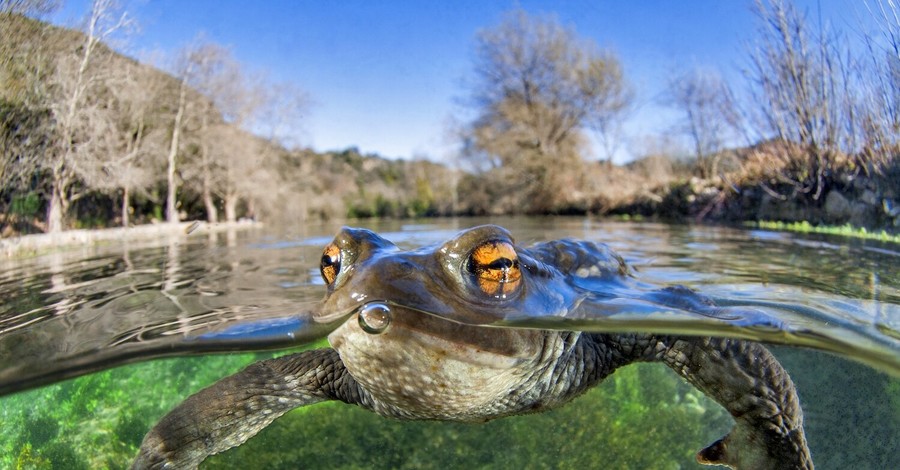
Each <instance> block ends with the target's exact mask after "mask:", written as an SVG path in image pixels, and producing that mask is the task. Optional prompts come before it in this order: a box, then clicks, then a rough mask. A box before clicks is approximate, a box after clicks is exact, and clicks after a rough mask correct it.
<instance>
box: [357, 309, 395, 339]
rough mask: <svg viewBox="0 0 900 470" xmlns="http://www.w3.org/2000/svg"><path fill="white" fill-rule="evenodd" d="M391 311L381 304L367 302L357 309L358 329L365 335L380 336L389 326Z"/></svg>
mask: <svg viewBox="0 0 900 470" xmlns="http://www.w3.org/2000/svg"><path fill="white" fill-rule="evenodd" d="M392 319H393V317H392V315H391V309H390V307H388V306H387V304H384V303H382V302H369V303H367V304H365V305H363V306H362V308H361V309H359V327H360V328H362V329H363V331H365V332H366V333H370V334H373V335H380V334H382V333H384V332H385V331H387V329H388V327H389V326H391V320H392Z"/></svg>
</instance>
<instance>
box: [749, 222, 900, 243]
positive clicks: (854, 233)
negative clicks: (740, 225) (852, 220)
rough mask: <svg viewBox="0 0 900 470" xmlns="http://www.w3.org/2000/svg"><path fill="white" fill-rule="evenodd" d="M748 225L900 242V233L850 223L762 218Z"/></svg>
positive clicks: (767, 228)
mask: <svg viewBox="0 0 900 470" xmlns="http://www.w3.org/2000/svg"><path fill="white" fill-rule="evenodd" d="M745 224H746V225H749V226H752V227H757V228H761V229H766V230H782V231H788V232H798V233H824V234H827V235H838V236H842V237H852V238H861V239H865V240H877V241H881V242H887V243H897V244H900V235H896V234H891V233H888V232H887V231H886V230H880V231H876V232H870V231H868V230H866V229H865V228H864V227H854V226H852V225H850V224H845V225H840V226H834V225H812V224H810V223H809V222H806V221H803V222H775V221H770V220H760V221H758V222H745Z"/></svg>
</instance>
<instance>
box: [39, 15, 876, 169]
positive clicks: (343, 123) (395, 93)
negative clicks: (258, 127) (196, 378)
mask: <svg viewBox="0 0 900 470" xmlns="http://www.w3.org/2000/svg"><path fill="white" fill-rule="evenodd" d="M123 3H124V6H125V8H126V10H127V11H128V13H129V14H130V15H131V16H132V17H133V18H135V19H136V21H137V23H138V24H139V26H140V31H139V33H138V34H137V35H135V36H134V37H132V38H131V41H130V45H129V46H128V52H129V53H130V54H132V55H135V56H137V57H142V56H148V55H150V54H152V53H155V54H160V53H162V54H164V55H165V54H169V55H174V54H175V53H176V52H177V50H178V49H179V48H181V47H183V46H184V45H185V44H187V43H189V42H190V41H191V40H192V39H193V38H195V37H196V36H197V35H198V33H201V32H202V33H204V34H205V35H206V37H207V38H208V39H209V40H211V41H214V42H216V43H219V44H221V45H224V46H228V47H231V48H232V50H233V52H234V54H235V56H236V57H237V59H238V60H240V61H241V62H242V63H243V64H245V65H246V66H247V67H248V69H249V70H255V71H266V72H268V73H269V74H270V75H271V76H272V77H273V78H275V79H277V80H279V81H287V82H291V83H293V84H295V85H297V86H298V87H300V88H301V89H303V90H305V91H306V92H308V93H309V95H310V96H311V98H312V99H313V101H314V103H315V104H314V105H313V106H312V108H311V109H310V112H309V113H308V115H307V118H306V120H305V122H303V123H301V126H302V130H300V131H298V132H301V134H300V138H299V142H300V144H301V145H303V146H309V147H312V148H315V149H317V150H323V151H324V150H334V149H343V148H346V147H349V146H357V147H359V148H360V149H361V150H362V151H363V152H373V153H378V154H381V155H383V156H386V157H402V158H409V157H412V156H427V157H429V158H431V159H434V160H443V161H446V160H447V159H449V158H451V156H452V154H453V152H454V148H455V146H454V143H453V142H452V139H449V138H448V137H447V131H446V129H447V124H448V123H449V122H450V121H451V120H452V119H463V120H464V119H465V118H466V117H467V116H470V114H467V112H469V111H468V110H467V109H466V108H465V107H464V106H462V105H461V104H460V103H461V102H462V101H463V99H464V98H465V97H466V89H465V86H464V82H465V80H466V78H467V77H470V76H471V75H470V73H471V64H472V58H473V45H474V38H475V35H476V33H477V31H479V30H480V29H483V28H489V27H491V26H493V25H496V24H498V23H499V22H500V21H501V20H502V18H503V15H504V13H505V12H507V11H509V10H511V9H514V8H517V7H519V8H522V9H524V10H526V11H528V12H529V13H532V14H536V13H551V14H555V15H556V16H557V17H558V19H559V20H560V22H561V23H563V24H565V25H568V26H571V27H573V28H574V29H575V30H576V31H577V33H578V34H579V35H580V36H582V37H583V38H589V39H591V40H593V41H595V42H596V43H597V44H598V45H600V46H601V47H604V48H609V49H611V50H613V51H615V52H616V53H617V54H618V56H619V58H620V59H621V61H622V63H623V65H624V68H625V73H626V76H627V78H628V80H629V81H630V82H631V83H632V85H633V87H634V89H635V92H636V98H637V107H636V109H635V110H634V111H633V112H632V113H631V115H630V117H629V119H628V121H627V123H626V126H625V132H626V137H627V138H628V141H627V142H625V144H624V145H623V146H622V147H621V148H620V151H619V153H618V155H617V157H616V160H617V161H625V160H627V159H629V158H630V157H631V156H632V155H634V154H638V153H640V152H641V150H642V149H643V148H644V146H643V145H642V144H641V142H642V141H643V140H644V137H645V136H648V135H658V134H661V133H664V132H666V131H668V130H670V129H671V128H672V127H673V126H674V125H675V120H677V118H678V115H677V113H676V112H675V111H674V110H671V109H667V108H665V107H663V106H660V105H659V104H658V103H657V101H658V100H657V97H658V96H659V95H660V93H661V92H662V91H663V89H664V85H665V80H666V76H667V75H668V74H671V73H672V72H673V71H678V70H684V69H686V68H690V67H693V66H702V67H712V68H717V69H718V70H720V72H721V73H722V74H723V75H725V76H726V77H733V78H735V79H737V78H739V77H740V67H741V66H744V65H746V61H745V59H744V55H745V52H746V50H747V46H746V45H747V44H748V42H749V41H751V40H752V35H753V31H754V28H755V26H754V24H755V23H754V17H753V14H752V13H751V9H750V5H751V1H750V0H691V1H686V0H685V1H682V0H640V1H627V0H595V1H588V0H585V1H528V0H519V1H485V0H480V1H479V0H458V1H446V2H437V1H424V0H423V1H404V2H399V1H360V0H351V1H307V0H297V1H287V0H286V1H257V2H247V1H238V0H133V1H131V2H123ZM796 3H797V5H798V6H799V7H800V8H801V9H805V10H807V11H808V12H809V14H810V17H811V18H816V17H817V16H818V9H817V7H818V6H821V11H822V16H823V18H824V19H825V20H826V21H831V22H833V23H835V24H837V25H838V26H840V27H842V28H857V29H858V26H857V25H858V24H859V18H860V17H861V16H864V9H863V7H862V6H861V2H857V1H853V0H820V1H818V2H817V1H816V0H798V1H797V2H796ZM88 4H89V1H88V0H67V1H66V2H65V4H64V7H63V9H62V10H61V11H59V12H58V13H57V14H56V15H55V16H54V18H53V21H54V22H56V23H59V24H75V23H76V22H77V19H78V18H79V17H81V16H83V15H84V14H85V12H86V11H87V5H88ZM597 156H599V150H598V153H597Z"/></svg>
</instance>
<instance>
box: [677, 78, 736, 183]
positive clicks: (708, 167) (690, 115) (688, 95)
mask: <svg viewBox="0 0 900 470" xmlns="http://www.w3.org/2000/svg"><path fill="white" fill-rule="evenodd" d="M664 102H665V103H666V104H668V105H669V106H672V107H674V108H676V109H678V110H679V111H680V112H681V113H682V114H683V117H682V125H681V126H680V128H679V131H680V132H682V133H684V134H686V135H687V136H688V138H689V139H690V140H691V143H692V144H693V149H694V156H695V157H696V158H697V165H698V168H699V169H700V171H701V176H702V177H703V178H712V177H715V175H717V174H718V170H719V160H720V159H721V157H722V154H721V152H723V151H724V149H725V144H726V143H727V142H728V138H729V137H730V136H731V135H730V134H733V132H732V131H735V130H736V129H738V127H739V126H740V114H739V113H738V112H737V110H736V103H735V99H734V95H733V93H732V91H731V89H730V88H729V87H728V84H727V83H725V81H724V80H722V77H721V76H720V75H719V74H718V73H716V72H714V71H711V70H704V69H699V68H698V69H694V70H692V71H691V72H688V73H684V74H681V75H672V76H671V78H670V79H669V83H668V90H667V92H666V94H665V98H664Z"/></svg>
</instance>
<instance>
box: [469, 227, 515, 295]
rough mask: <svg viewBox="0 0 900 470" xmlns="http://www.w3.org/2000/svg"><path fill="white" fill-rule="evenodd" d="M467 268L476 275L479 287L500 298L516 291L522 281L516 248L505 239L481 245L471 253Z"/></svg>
mask: <svg viewBox="0 0 900 470" xmlns="http://www.w3.org/2000/svg"><path fill="white" fill-rule="evenodd" d="M467 268H468V270H469V272H470V273H471V274H472V275H473V276H474V277H475V282H476V283H477V284H478V288H479V289H481V291H482V292H484V293H485V294H487V295H490V296H491V297H495V298H498V299H504V298H506V297H507V296H508V295H510V294H512V293H513V292H515V291H516V289H518V288H519V285H520V284H521V281H522V271H521V270H520V269H519V257H518V256H517V255H516V249H515V248H514V247H513V246H512V244H511V243H509V242H505V241H489V242H485V243H482V244H481V245H479V246H478V248H475V249H474V250H473V251H472V254H470V255H469V262H468V266H467Z"/></svg>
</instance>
